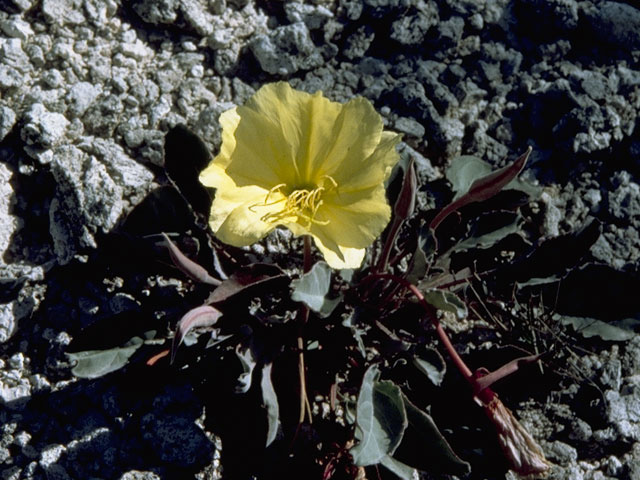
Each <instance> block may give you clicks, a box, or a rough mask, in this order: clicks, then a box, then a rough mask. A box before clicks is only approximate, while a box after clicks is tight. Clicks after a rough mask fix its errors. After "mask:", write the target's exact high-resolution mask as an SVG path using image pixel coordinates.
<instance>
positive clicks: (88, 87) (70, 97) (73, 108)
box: [67, 82, 101, 118]
mask: <svg viewBox="0 0 640 480" xmlns="http://www.w3.org/2000/svg"><path fill="white" fill-rule="evenodd" d="M100 93H101V88H100V86H99V85H93V84H91V83H89V82H79V83H76V84H75V85H73V86H72V87H71V89H70V90H69V93H68V94H67V101H68V105H69V107H68V110H67V112H69V113H70V114H71V118H73V117H81V116H82V115H83V114H84V112H85V111H86V110H87V109H88V108H89V106H91V104H92V103H93V102H94V100H95V99H96V98H97V97H98V95H100Z"/></svg>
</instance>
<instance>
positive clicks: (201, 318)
mask: <svg viewBox="0 0 640 480" xmlns="http://www.w3.org/2000/svg"><path fill="white" fill-rule="evenodd" d="M221 316H222V312H220V311H219V310H216V309H215V308H213V307H211V306H209V305H203V306H201V307H196V308H193V309H191V310H189V311H188V312H187V313H186V314H185V315H184V316H183V317H182V318H181V319H180V321H179V322H178V326H177V327H176V333H175V335H174V337H173V343H172V344H171V363H173V361H174V359H175V356H176V351H177V350H178V347H179V346H180V344H181V343H182V340H183V339H184V336H185V335H186V334H187V333H188V332H189V331H190V330H191V329H193V328H197V327H210V326H212V325H215V324H216V322H217V321H218V319H219V318H220V317H221Z"/></svg>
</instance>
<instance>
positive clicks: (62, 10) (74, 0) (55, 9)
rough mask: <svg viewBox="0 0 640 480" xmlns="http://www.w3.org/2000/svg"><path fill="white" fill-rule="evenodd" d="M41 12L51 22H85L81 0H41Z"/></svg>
mask: <svg viewBox="0 0 640 480" xmlns="http://www.w3.org/2000/svg"><path fill="white" fill-rule="evenodd" d="M42 14H43V15H44V17H45V18H46V19H47V21H49V22H51V23H58V24H61V25H80V24H82V23H84V22H85V20H86V19H85V18H84V15H83V14H82V0H42Z"/></svg>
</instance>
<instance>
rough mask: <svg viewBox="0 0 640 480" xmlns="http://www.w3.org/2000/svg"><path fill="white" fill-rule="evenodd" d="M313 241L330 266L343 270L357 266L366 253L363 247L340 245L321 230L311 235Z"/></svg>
mask: <svg viewBox="0 0 640 480" xmlns="http://www.w3.org/2000/svg"><path fill="white" fill-rule="evenodd" d="M311 236H312V237H313V240H314V243H315V244H316V247H318V250H320V253H322V256H323V257H324V259H325V260H326V262H327V263H328V264H329V266H330V267H331V268H335V269H338V270H344V269H346V268H358V267H360V265H362V260H364V256H365V253H366V249H364V248H348V247H341V246H339V245H338V244H336V243H335V242H334V241H333V240H332V239H331V237H328V236H326V235H324V233H323V232H321V231H316V233H314V234H312V235H311Z"/></svg>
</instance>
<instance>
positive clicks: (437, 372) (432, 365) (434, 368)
mask: <svg viewBox="0 0 640 480" xmlns="http://www.w3.org/2000/svg"><path fill="white" fill-rule="evenodd" d="M413 364H414V365H415V366H416V368H417V369H418V370H420V371H421V372H422V373H424V374H425V375H426V376H427V378H429V380H431V383H433V384H434V385H436V386H440V384H442V380H443V379H444V375H445V373H447V363H446V362H445V361H444V358H442V355H440V353H438V351H437V350H435V349H433V348H427V349H426V351H425V352H424V353H423V354H421V355H420V357H414V358H413Z"/></svg>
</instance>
